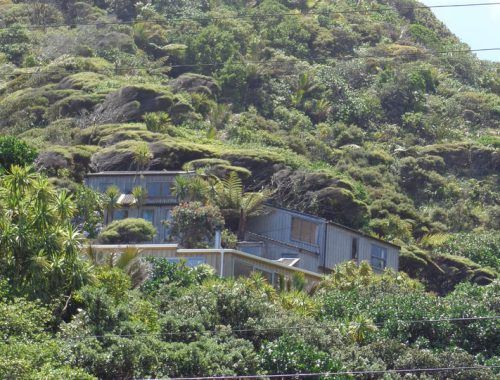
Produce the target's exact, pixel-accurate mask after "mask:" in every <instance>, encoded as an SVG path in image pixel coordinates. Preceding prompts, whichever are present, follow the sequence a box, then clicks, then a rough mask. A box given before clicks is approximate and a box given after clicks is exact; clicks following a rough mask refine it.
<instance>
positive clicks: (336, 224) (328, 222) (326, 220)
mask: <svg viewBox="0 0 500 380" xmlns="http://www.w3.org/2000/svg"><path fill="white" fill-rule="evenodd" d="M265 206H266V207H269V208H274V209H277V210H283V211H288V212H291V213H294V214H297V215H303V216H307V217H308V218H312V219H316V220H318V221H322V222H324V223H327V224H330V225H332V226H335V227H339V228H342V229H344V230H347V231H350V232H354V233H356V234H358V235H361V236H364V237H366V238H369V239H373V240H376V241H379V242H381V243H384V244H387V245H392V246H393V247H396V248H398V249H401V247H400V246H399V245H397V244H394V243H391V242H388V241H387V240H384V239H380V238H378V237H375V236H371V235H369V234H367V233H365V232H363V231H359V230H356V229H354V228H351V227H347V226H344V225H343V224H340V223H337V222H333V221H331V220H328V219H325V218H322V217H320V216H317V215H312V214H308V213H306V212H302V211H297V210H292V209H289V208H286V207H280V206H275V205H271V204H266V205H265Z"/></svg>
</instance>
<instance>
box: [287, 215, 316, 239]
mask: <svg viewBox="0 0 500 380" xmlns="http://www.w3.org/2000/svg"><path fill="white" fill-rule="evenodd" d="M317 231H318V225H317V224H316V223H313V222H310V221H308V220H305V219H301V218H295V217H292V240H296V241H301V242H304V243H309V244H316V243H317V241H318V236H317V235H318V234H317Z"/></svg>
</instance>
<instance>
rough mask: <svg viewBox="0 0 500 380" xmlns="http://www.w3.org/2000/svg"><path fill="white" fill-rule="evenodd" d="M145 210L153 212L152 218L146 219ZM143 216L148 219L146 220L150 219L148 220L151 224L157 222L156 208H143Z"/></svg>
mask: <svg viewBox="0 0 500 380" xmlns="http://www.w3.org/2000/svg"><path fill="white" fill-rule="evenodd" d="M144 212H151V213H152V217H151V220H149V219H146V218H145V217H144ZM141 218H142V219H144V220H146V221H148V222H150V223H151V224H155V209H154V208H143V209H142V210H141Z"/></svg>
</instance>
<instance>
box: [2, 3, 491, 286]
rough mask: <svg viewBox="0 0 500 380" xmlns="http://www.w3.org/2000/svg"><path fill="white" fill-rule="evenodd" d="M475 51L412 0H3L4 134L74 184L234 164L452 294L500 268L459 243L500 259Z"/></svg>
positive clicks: (486, 76) (255, 183) (483, 92)
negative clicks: (95, 176)
mask: <svg viewBox="0 0 500 380" xmlns="http://www.w3.org/2000/svg"><path fill="white" fill-rule="evenodd" d="M468 49H469V47H468V46H466V45H464V44H462V43H460V41H459V40H458V39H457V38H456V37H455V36H453V35H452V34H451V33H450V32H449V31H448V30H447V29H446V27H444V25H442V24H441V23H440V22H439V21H437V20H436V19H435V18H434V16H433V15H432V13H431V12H430V11H429V10H428V9H424V8H422V7H421V4H420V3H418V2H414V1H411V0H405V1H396V0H387V1H386V0H381V1H354V0H352V1H350V0H341V1H335V2H334V1H326V0H325V1H321V0H318V1H306V0H301V1H300V0H289V1H287V0H264V1H258V0H255V1H234V0H219V1H193V0H175V1H174V0H153V1H152V2H150V3H149V2H148V3H135V2H132V1H129V0H114V1H111V0H109V1H108V0H99V1H97V0H95V1H91V0H88V1H81V2H76V1H71V0H65V1H62V0H61V1H59V0H54V1H46V2H42V3H38V2H37V3H33V2H27V1H26V2H25V1H16V2H15V3H14V2H11V1H10V0H0V131H1V132H2V133H4V134H13V135H17V136H20V137H21V138H23V139H25V141H28V142H29V143H31V144H33V145H35V146H36V147H37V148H38V150H39V151H40V154H39V157H38V159H37V165H38V167H39V168H40V169H41V170H45V171H46V172H47V173H48V174H49V175H51V176H57V177H59V180H58V183H59V184H60V185H64V186H67V187H69V188H71V187H72V183H73V182H80V181H82V178H83V175H84V173H85V172H86V171H95V170H126V169H136V167H137V165H136V164H135V163H136V162H138V160H136V159H134V158H136V156H137V155H138V154H140V152H141V151H142V152H144V146H147V147H148V150H149V152H150V153H151V156H152V158H151V160H150V162H149V168H151V169H179V168H181V167H182V166H183V165H185V164H186V163H188V162H190V161H192V160H196V159H203V158H219V159H224V160H227V161H228V162H229V163H230V165H232V166H238V167H243V168H246V169H248V170H250V171H251V173H252V174H251V176H249V177H247V179H246V186H247V187H248V188H260V187H262V186H265V187H268V188H270V189H271V190H273V194H274V195H273V201H274V202H275V203H277V204H280V205H283V206H287V207H293V208H297V209H300V210H304V211H308V212H311V213H315V214H318V215H320V216H323V217H326V218H329V219H332V220H335V221H338V222H341V223H344V224H347V225H349V226H352V227H355V228H360V229H363V230H365V231H367V232H370V233H373V234H376V235H379V236H381V237H384V238H386V239H389V240H391V241H394V242H396V243H398V244H401V245H403V246H404V249H403V252H404V256H403V258H402V260H401V262H402V266H403V269H404V270H406V271H407V272H408V273H410V274H412V275H414V276H419V277H420V278H422V279H423V280H424V281H425V282H428V286H429V287H430V288H431V289H433V290H436V291H439V292H446V291H448V290H450V289H452V288H453V287H454V285H455V284H456V283H457V282H459V281H462V280H464V279H469V280H472V281H475V282H478V283H487V282H490V281H491V279H492V278H494V277H495V276H496V274H495V273H496V271H498V265H496V266H495V265H493V264H492V262H493V261H491V260H489V259H488V257H484V258H483V257H478V253H477V252H475V253H473V254H463V252H465V251H467V250H461V249H460V248H456V244H457V243H456V242H457V236H458V237H459V236H462V235H455V234H457V233H464V234H467V236H474V235H476V234H478V233H481V234H483V235H485V236H489V235H493V237H492V238H491V239H493V241H494V242H496V243H494V244H493V245H492V246H491V247H493V248H491V249H490V250H487V249H481V250H479V251H478V252H483V251H484V252H486V251H487V252H490V253H487V254H485V255H492V256H494V257H497V258H498V254H499V253H498V250H499V249H498V246H499V245H498V233H495V231H498V229H499V224H500V205H499V204H500V199H499V194H498V172H499V168H500V153H499V145H500V140H499V138H498V135H497V132H498V127H499V125H500V67H499V66H498V65H495V64H491V63H486V62H481V61H479V60H478V59H476V58H475V57H474V55H473V54H472V53H470V52H467V50H468ZM145 144H146V145H145ZM483 241H485V240H484V239H483V240H481V239H479V240H478V242H483ZM478 244H480V243H478ZM453 247H455V248H453ZM491 252H493V253H491ZM457 254H458V255H460V256H465V257H458V256H456V255H457ZM479 255H480V254H479ZM471 260H472V261H471Z"/></svg>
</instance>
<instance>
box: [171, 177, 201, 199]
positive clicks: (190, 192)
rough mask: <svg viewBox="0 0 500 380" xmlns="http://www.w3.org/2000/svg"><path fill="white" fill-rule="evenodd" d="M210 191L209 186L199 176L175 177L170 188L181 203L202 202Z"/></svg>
mask: <svg viewBox="0 0 500 380" xmlns="http://www.w3.org/2000/svg"><path fill="white" fill-rule="evenodd" d="M209 190H210V184H209V183H208V182H207V181H206V180H204V179H203V178H201V177H200V176H198V175H197V176H195V177H188V176H180V175H178V176H176V177H175V180H174V184H173V186H172V194H174V195H175V196H176V197H177V198H178V199H179V201H181V202H195V201H199V202H204V201H206V200H207V196H208V193H209Z"/></svg>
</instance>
